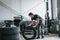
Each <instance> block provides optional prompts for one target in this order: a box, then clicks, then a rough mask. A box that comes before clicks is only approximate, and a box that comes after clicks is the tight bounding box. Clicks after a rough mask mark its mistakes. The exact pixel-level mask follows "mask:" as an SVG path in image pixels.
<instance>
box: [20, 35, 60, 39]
mask: <svg viewBox="0 0 60 40" xmlns="http://www.w3.org/2000/svg"><path fill="white" fill-rule="evenodd" d="M20 40H25V39H24V38H23V37H22V35H20ZM33 40H60V38H59V37H58V35H57V34H49V35H45V36H44V38H43V39H41V38H40V39H33Z"/></svg>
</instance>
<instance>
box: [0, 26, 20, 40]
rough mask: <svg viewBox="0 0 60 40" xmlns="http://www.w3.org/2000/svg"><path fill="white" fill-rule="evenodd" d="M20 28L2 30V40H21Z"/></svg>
mask: <svg viewBox="0 0 60 40" xmlns="http://www.w3.org/2000/svg"><path fill="white" fill-rule="evenodd" d="M19 32H20V28H19V27H6V28H0V36H1V40H19Z"/></svg>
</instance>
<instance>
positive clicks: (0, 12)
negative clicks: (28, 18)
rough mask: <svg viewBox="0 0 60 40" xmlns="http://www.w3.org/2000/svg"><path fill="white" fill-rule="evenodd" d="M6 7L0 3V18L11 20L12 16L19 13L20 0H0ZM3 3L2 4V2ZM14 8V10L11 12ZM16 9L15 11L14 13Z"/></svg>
mask: <svg viewBox="0 0 60 40" xmlns="http://www.w3.org/2000/svg"><path fill="white" fill-rule="evenodd" d="M0 1H1V2H3V3H4V4H5V5H7V6H8V7H9V8H11V9H8V7H5V5H4V6H1V5H0V20H12V19H13V17H14V16H17V15H20V0H0ZM2 5H3V4H2ZM12 10H14V12H12ZM15 11H16V13H15Z"/></svg>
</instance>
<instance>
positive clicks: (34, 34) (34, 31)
mask: <svg viewBox="0 0 60 40" xmlns="http://www.w3.org/2000/svg"><path fill="white" fill-rule="evenodd" d="M31 29H32V30H33V36H32V37H31V38H28V37H26V35H25V30H23V37H24V38H25V39H26V40H30V39H34V38H35V37H36V30H35V29H34V28H32V27H31Z"/></svg>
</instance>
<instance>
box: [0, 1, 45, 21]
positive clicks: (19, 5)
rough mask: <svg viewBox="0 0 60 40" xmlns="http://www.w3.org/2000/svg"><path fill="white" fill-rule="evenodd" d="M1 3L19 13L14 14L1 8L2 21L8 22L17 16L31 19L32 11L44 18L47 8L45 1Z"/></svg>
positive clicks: (0, 18)
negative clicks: (29, 14)
mask: <svg viewBox="0 0 60 40" xmlns="http://www.w3.org/2000/svg"><path fill="white" fill-rule="evenodd" d="M0 1H1V2H3V3H4V4H5V5H7V6H8V7H10V8H11V9H13V10H15V11H16V12H17V13H14V12H12V11H10V10H9V9H7V8H5V7H3V6H1V7H0V10H2V11H0V16H1V17H0V20H8V19H9V20H10V19H13V17H14V16H16V15H23V16H24V17H26V18H27V19H29V17H28V13H29V12H30V11H32V12H34V13H35V14H38V15H41V16H44V14H45V9H46V8H45V3H44V0H0ZM34 6H35V7H34ZM32 7H33V8H32ZM31 8H32V9H31ZM35 8H36V9H35ZM5 15H6V16H5ZM43 18H44V17H43Z"/></svg>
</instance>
